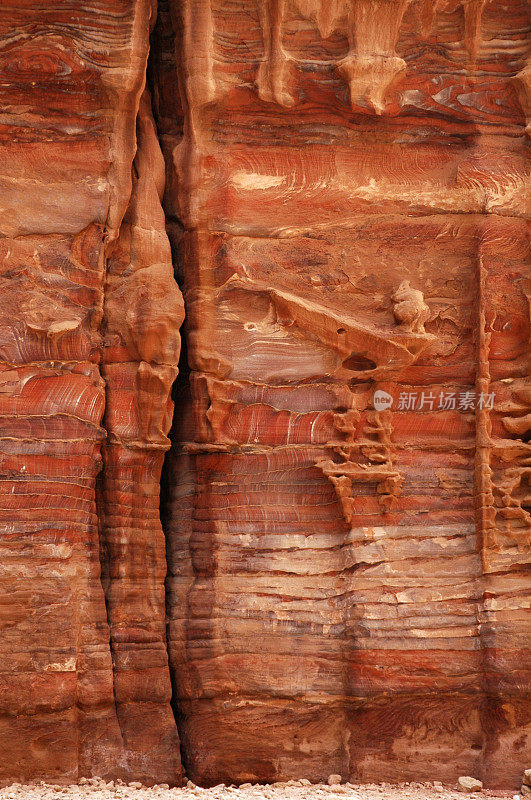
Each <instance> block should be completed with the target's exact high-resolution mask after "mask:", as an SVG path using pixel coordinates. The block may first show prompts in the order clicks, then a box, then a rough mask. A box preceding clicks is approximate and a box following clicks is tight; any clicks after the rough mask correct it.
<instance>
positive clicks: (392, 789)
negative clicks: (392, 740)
mask: <svg viewBox="0 0 531 800" xmlns="http://www.w3.org/2000/svg"><path fill="white" fill-rule="evenodd" d="M520 797H521V795H520V794H518V792H515V791H514V792H496V791H482V792H473V793H464V792H458V791H456V789H455V787H447V786H444V787H443V786H442V785H441V784H437V783H436V782H435V783H434V784H431V783H426V784H421V783H410V784H400V785H397V786H392V785H391V784H388V783H382V784H379V785H375V784H365V785H363V786H361V785H354V784H350V783H347V784H342V785H341V786H327V785H323V784H317V785H313V786H312V785H309V782H308V785H305V784H304V783H303V782H301V781H298V782H295V781H290V782H289V783H274V784H270V785H266V786H251V785H250V784H244V785H243V786H240V787H239V788H236V787H233V786H223V785H221V786H214V787H213V788H211V789H201V788H199V787H196V786H194V785H193V784H191V783H189V784H188V787H187V788H185V789H169V788H168V786H167V785H165V784H162V785H161V786H152V787H150V788H146V787H141V786H140V784H129V785H125V784H121V783H120V782H119V781H116V782H115V783H113V782H112V781H111V782H110V783H105V781H100V780H97V779H90V780H89V782H87V783H84V785H82V786H77V785H76V786H52V785H49V784H44V783H40V784H38V785H29V786H23V785H21V784H13V785H12V786H6V787H5V788H3V789H0V800H22V798H24V800H62V798H64V800H119V799H120V798H123V800H494V798H496V800H513V798H514V800H520Z"/></svg>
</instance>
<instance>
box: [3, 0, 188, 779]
mask: <svg viewBox="0 0 531 800" xmlns="http://www.w3.org/2000/svg"><path fill="white" fill-rule="evenodd" d="M154 20H155V17H154V8H152V4H151V3H150V2H148V1H147V0H135V2H122V0H120V2H118V0H117V1H116V2H114V1H112V2H109V0H105V2H102V1H101V0H97V2H92V3H78V2H77V0H73V1H72V2H62V1H61V2H59V3H57V4H42V3H33V2H31V1H30V2H7V3H3V4H2V8H1V9H0V74H1V87H2V88H1V94H2V118H1V120H0V137H1V138H0V149H1V151H2V156H1V164H2V166H1V167H0V173H1V174H0V182H1V205H2V216H1V218H0V229H1V230H0V234H1V238H0V249H1V258H0V270H1V272H0V280H1V294H0V362H1V363H0V408H1V416H0V424H1V434H0V437H1V438H0V465H1V466H0V471H1V482H0V491H1V493H2V503H1V506H0V528H1V537H0V570H1V572H0V574H1V579H0V588H1V605H0V608H1V616H0V620H1V631H2V634H1V644H0V652H1V658H0V664H1V666H0V752H1V753H2V758H1V759H0V780H1V781H6V780H7V781H9V780H30V779H41V778H48V779H53V780H69V781H72V780H76V779H77V778H78V777H80V776H82V775H91V774H96V775H108V776H121V777H128V776H129V777H131V778H132V777H133V776H134V777H137V778H140V779H141V780H144V781H146V782H150V781H154V780H160V781H171V782H172V783H173V782H175V781H177V782H178V781H179V780H180V776H181V768H180V755H179V738H178V734H177V728H176V724H175V720H174V717H173V713H172V710H171V707H170V698H171V684H170V675H169V671H168V659H167V651H166V644H165V591H164V579H165V574H166V559H165V545H164V536H163V533H162V529H161V526H160V520H159V513H158V506H159V488H160V470H161V468H162V461H163V457H164V450H165V449H166V448H167V446H168V445H169V440H168V439H167V438H166V436H165V434H166V433H167V431H168V429H169V427H170V424H171V402H170V398H169V393H170V390H171V385H172V382H173V380H174V378H175V375H176V373H177V363H178V358H179V345H180V340H179V327H180V324H181V321H182V317H183V303H182V298H181V295H180V293H179V290H178V288H177V285H176V283H175V281H174V278H173V268H172V262H171V254H170V246H169V242H168V239H167V236H166V232H165V221H164V213H163V211H162V208H161V204H160V196H161V195H162V191H163V186H164V162H163V160H162V155H161V152H160V148H159V145H158V139H157V136H156V131H155V127H154V124H153V119H152V116H151V107H150V100H149V95H148V93H147V91H146V90H145V89H144V86H145V74H146V64H147V58H148V51H149V31H150V27H152V25H153V24H154ZM100 563H101V566H100Z"/></svg>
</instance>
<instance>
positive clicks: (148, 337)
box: [102, 6, 184, 783]
mask: <svg viewBox="0 0 531 800" xmlns="http://www.w3.org/2000/svg"><path fill="white" fill-rule="evenodd" d="M146 9H147V10H149V6H147V7H146ZM151 13H152V12H151ZM149 27H150V26H149V17H148V18H147V19H144V20H143V23H141V24H140V27H139V35H141V36H142V37H143V44H142V46H143V47H144V50H143V52H141V53H140V54H136V58H137V59H138V65H137V66H136V65H135V66H136V69H137V70H138V72H137V77H136V78H135V79H133V83H134V86H133V85H131V86H127V89H128V90H129V94H128V95H127V96H126V98H125V101H124V102H123V103H122V104H118V114H117V119H118V122H117V128H116V137H117V140H118V143H117V145H115V147H114V148H113V155H114V159H115V161H114V162H113V163H114V165H115V166H114V168H113V171H112V175H113V176H114V178H115V185H114V186H113V192H111V210H110V212H109V222H108V225H109V243H108V246H107V273H106V286H105V303H104V352H103V368H102V373H103V376H104V379H105V384H106V410H105V426H106V429H107V440H106V442H105V445H104V448H103V461H104V466H103V487H104V488H103V495H104V520H103V538H104V542H105V548H106V553H107V557H108V561H109V574H108V577H107V591H106V597H107V610H108V618H109V627H110V637H111V651H112V656H113V675H114V695H115V702H116V709H117V716H118V721H119V724H120V729H121V733H122V737H123V743H124V764H123V766H124V768H125V771H126V773H127V774H128V775H130V776H134V777H135V778H137V779H141V780H143V781H145V782H155V781H159V782H160V781H167V782H169V783H178V782H179V780H180V777H181V767H180V752H179V739H178V734H177V729H176V725H175V720H174V718H173V714H172V711H171V707H170V701H171V682H170V676H169V669H168V657H167V649H166V631H165V589H164V581H165V576H166V557H165V542H164V534H163V531H162V528H161V524H160V516H159V496H160V476H161V470H162V465H163V459H164V453H165V451H166V450H167V448H168V447H169V444H170V442H169V439H168V438H167V433H168V431H169V428H170V426H171V420H172V409H173V405H172V401H171V388H172V384H173V381H174V379H175V377H176V375H177V365H178V361H179V352H180V334H179V329H180V326H181V324H182V321H183V317H184V307H183V302H182V296H181V294H180V292H179V290H178V287H177V284H176V283H175V280H174V277H173V266H172V259H171V250H170V243H169V241H168V238H167V235H166V230H165V217H164V212H163V210H162V206H161V199H162V195H163V191H164V183H165V168H164V160H163V157H162V154H161V151H160V148H159V144H158V139H157V132H156V128H155V124H154V121H153V116H152V111H151V98H150V94H149V90H148V89H147V87H146V85H145V83H146V67H147V46H148V42H147V41H146V37H147V35H148V32H149ZM117 85H120V81H119V78H117ZM135 112H136V126H135V124H134V122H133V120H132V119H131V118H130V117H131V115H132V114H133V113H135ZM124 118H125V119H124ZM128 119H129V121H128ZM124 125H125V126H126V127H127V126H128V125H129V126H131V129H132V130H134V129H135V127H136V137H135V136H134V135H133V134H132V130H130V129H129V128H128V127H127V130H126V131H124V130H123V126H124ZM119 148H122V149H121V150H119ZM132 156H134V159H132ZM131 160H132V165H131ZM129 187H131V191H130V192H129V198H130V199H129V201H128V204H126V203H125V202H124V195H125V193H126V192H127V190H128V188H129Z"/></svg>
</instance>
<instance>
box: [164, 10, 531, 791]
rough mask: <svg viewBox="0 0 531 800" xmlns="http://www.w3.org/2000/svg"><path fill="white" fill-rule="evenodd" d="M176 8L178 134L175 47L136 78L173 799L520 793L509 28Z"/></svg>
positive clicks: (517, 66) (492, 18)
mask: <svg viewBox="0 0 531 800" xmlns="http://www.w3.org/2000/svg"><path fill="white" fill-rule="evenodd" d="M170 6H171V12H172V17H173V28H174V30H175V31H176V34H177V59H176V60H177V66H178V70H179V73H180V86H181V91H182V102H183V109H184V110H183V112H181V111H180V109H179V108H176V107H175V103H174V100H173V99H172V98H170V97H169V95H170V88H169V87H170V86H174V84H175V81H176V75H175V74H174V73H172V71H171V69H170V67H169V66H168V64H169V62H170V58H171V55H170V54H171V48H170V47H169V46H168V47H167V51H166V52H167V55H166V57H164V58H161V59H160V63H159V67H158V72H157V71H156V73H155V74H156V77H155V80H156V81H157V80H158V82H159V85H160V87H161V88H160V90H159V95H158V98H157V99H158V112H157V113H158V120H159V130H160V132H161V143H162V146H163V149H164V152H165V154H166V158H167V164H168V173H169V179H168V183H167V192H166V199H165V208H166V210H167V214H168V216H169V217H172V218H175V219H178V220H179V221H180V223H181V224H182V225H183V227H184V231H182V230H181V229H180V228H177V227H176V226H175V224H172V227H171V230H172V232H173V233H174V234H175V239H176V243H177V244H178V245H179V247H180V251H181V261H182V286H183V290H184V295H185V302H186V311H187V320H186V338H187V344H188V363H189V366H190V375H189V380H188V383H187V384H185V383H184V382H182V383H181V385H180V389H179V390H178V391H179V394H178V395H176V396H177V397H178V400H177V402H178V406H179V408H181V409H182V414H180V415H179V417H178V418H176V420H175V425H174V429H173V433H172V439H173V448H172V451H171V457H170V460H169V463H168V470H167V473H166V482H167V484H168V493H167V494H168V497H167V503H166V506H165V510H164V516H165V525H166V534H167V538H168V553H169V569H170V577H169V581H168V588H169V595H168V598H169V604H168V610H169V616H170V624H169V649H170V662H171V667H172V671H173V675H174V682H175V688H176V701H177V708H178V711H179V713H180V715H181V724H180V733H181V737H182V741H183V753H184V757H185V761H186V767H187V770H188V772H189V774H190V775H191V776H192V777H193V779H194V780H196V781H198V782H200V783H201V782H217V781H227V782H230V781H235V780H236V781H237V780H240V781H246V780H268V781H270V780H275V779H277V780H278V779H284V778H298V777H302V776H307V777H310V778H311V779H314V780H317V779H319V780H323V779H326V776H327V775H328V774H329V773H330V772H336V773H340V774H341V775H342V776H343V777H344V778H350V779H366V780H373V779H374V778H375V777H378V778H385V779H391V780H393V779H394V780H396V779H398V778H400V779H411V778H428V777H429V776H430V775H432V776H433V770H434V759H435V760H436V762H437V767H436V771H437V776H438V777H439V778H441V779H442V780H449V779H452V780H455V779H456V778H457V776H458V775H459V774H474V775H478V776H481V777H482V778H484V780H485V781H486V782H487V783H490V784H499V785H501V784H506V785H508V784H510V783H511V782H514V785H515V786H516V783H517V780H518V775H519V773H520V771H521V769H522V766H523V762H524V761H525V756H524V755H523V753H524V751H525V748H526V741H527V740H526V732H525V731H526V729H525V724H526V721H527V720H528V716H527V714H528V711H529V706H528V705H526V699H525V687H526V686H527V685H528V678H527V677H526V673H525V666H524V665H525V651H524V649H523V648H524V646H525V645H524V640H525V627H524V616H523V614H524V612H523V610H522V609H523V605H524V603H525V601H524V594H525V593H526V585H527V584H526V580H525V578H524V573H523V568H524V563H525V562H526V559H527V553H526V548H527V546H528V543H529V527H530V516H529V494H528V490H527V489H526V488H524V485H525V483H526V480H527V477H528V471H529V445H527V444H525V440H526V432H527V431H528V430H529V418H528V417H525V413H526V411H525V409H526V403H528V401H529V388H528V384H527V388H526V384H525V377H526V374H527V372H528V361H526V358H527V354H528V349H527V348H528V340H529V284H528V283H527V275H526V263H527V261H526V259H527V244H526V232H525V223H524V219H523V216H524V213H525V209H524V202H523V201H524V194H523V192H524V181H525V165H524V138H523V136H524V128H523V125H524V118H523V113H522V108H521V106H520V104H519V100H518V96H517V90H518V91H520V92H521V95H522V97H524V94H523V93H524V89H523V86H524V84H525V83H526V74H527V73H526V72H525V69H524V70H523V72H520V77H519V78H518V79H517V80H516V81H515V80H514V79H513V77H514V76H515V75H516V74H517V73H518V72H519V71H521V70H522V69H523V67H524V64H525V52H526V51H525V44H524V42H523V40H522V30H523V27H522V26H523V24H524V16H525V13H524V8H523V6H522V5H521V4H520V3H519V2H514V3H510V4H508V5H506V6H504V7H503V12H502V10H501V7H500V6H499V5H498V4H496V3H489V4H484V3H473V2H463V3H439V4H435V3H429V2H428V3H413V2H412V3H408V2H383V0H382V1H380V0H371V2H365V0H355V2H354V3H352V4H350V5H348V4H342V3H340V2H337V3H319V2H294V3H291V4H288V3H285V2H283V0H264V2H258V3H257V2H255V1H254V0H252V1H250V2H247V0H245V1H242V2H239V1H238V2H231V3H227V2H224V0H220V2H215V3H213V2H212V3H210V2H208V0H203V2H186V0H183V2H178V0H175V1H174V2H171V3H170ZM161 12H162V13H161V15H160V17H159V30H160V36H159V38H158V39H157V45H156V46H157V47H159V48H160V47H161V46H162V44H163V43H164V41H165V36H167V35H168V34H167V31H168V26H169V24H170V23H169V20H168V16H167V14H166V10H165V7H164V5H163V4H161ZM181 114H182V116H183V120H184V121H183V130H182V133H181V127H180V118H181ZM378 390H379V391H380V392H385V393H387V394H388V395H390V396H391V397H392V399H393V403H392V406H391V407H388V408H383V409H380V410H377V409H375V407H374V394H375V391H378ZM467 392H470V393H472V392H476V393H477V399H478V400H479V398H480V395H481V393H483V395H484V399H485V401H486V402H485V403H484V404H483V405H484V406H485V407H483V408H480V407H479V406H478V407H477V408H475V406H476V403H474V402H472V404H470V403H469V402H468V400H469V399H470V397H471V395H467V394H466V393H467ZM441 394H442V400H441V399H440V398H441ZM491 394H493V395H494V398H493V402H492V403H490V401H489V400H488V398H489V397H490V396H491ZM383 397H384V399H385V395H383ZM412 398H416V403H417V408H411V403H412ZM423 398H424V399H423ZM452 398H453V401H452ZM467 398H468V400H467ZM526 398H527V399H526ZM461 400H463V403H462V404H461V405H462V407H461V408H460V407H459V406H460V401H461ZM490 405H492V408H490ZM419 406H421V407H419ZM526 476H527V477H526Z"/></svg>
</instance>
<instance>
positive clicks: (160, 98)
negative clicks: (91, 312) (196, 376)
mask: <svg viewBox="0 0 531 800" xmlns="http://www.w3.org/2000/svg"><path fill="white" fill-rule="evenodd" d="M169 65H170V66H169ZM176 66H177V65H176V64H175V34H174V31H173V27H172V24H171V19H170V11H169V2H168V0H159V2H158V10H157V22H156V26H155V29H154V30H153V32H152V35H151V42H150V53H149V59H148V65H147V75H146V82H147V86H148V88H149V91H150V95H151V104H152V111H153V119H154V121H155V125H156V127H157V136H158V139H159V144H160V148H161V151H162V153H163V155H164V157H165V162H166V186H168V183H169V181H170V179H171V177H172V176H170V175H169V170H171V168H172V163H173V162H172V159H171V158H168V155H169V151H171V147H172V145H171V143H170V142H169V141H165V139H166V140H168V139H170V140H174V137H175V139H176V138H180V136H182V120H181V119H178V118H175V115H172V111H174V109H173V108H172V109H169V110H168V109H167V108H166V107H165V92H164V87H163V86H162V85H161V78H162V76H163V75H164V74H165V72H166V70H168V69H169V71H170V73H171V74H172V75H173V76H174V77H176V71H177V70H176ZM171 88H172V90H173V92H174V93H175V95H177V96H179V87H178V83H177V81H176V80H175V82H173V81H172V86H171ZM177 105H179V103H177ZM170 119H171V123H170V127H171V128H172V130H171V134H170V135H169V136H168V132H167V128H168V120H170ZM165 199H166V198H164V199H163V209H164V213H165V217H166V231H167V234H168V239H169V241H170V246H171V252H172V263H173V268H174V276H175V281H176V283H177V285H178V286H179V288H180V289H181V290H182V286H183V255H182V238H183V232H184V231H183V227H182V225H181V222H180V220H179V219H178V218H177V217H175V216H174V215H173V214H172V213H171V212H170V213H168V209H167V204H165V202H164V200H165ZM185 306H186V304H185ZM186 311H187V310H186V308H185V321H184V324H183V327H182V328H181V352H180V358H179V372H178V375H177V378H176V380H175V381H174V384H173V387H172V401H173V421H172V426H171V429H170V431H169V433H168V438H169V439H170V441H171V447H170V449H169V450H168V452H167V453H166V455H165V458H164V464H163V468H162V473H161V478H160V505H159V508H160V521H161V525H162V530H163V533H164V537H165V542H166V569H167V573H166V649H167V654H168V663H169V665H170V678H171V684H172V702H171V707H172V711H173V715H174V718H175V722H176V725H177V729H178V732H179V740H180V747H181V763H182V767H183V772H184V773H185V774H186V773H187V772H188V767H189V759H188V753H187V748H186V746H185V741H184V737H183V730H182V713H181V712H180V711H179V708H178V705H177V700H176V697H177V686H176V681H175V674H174V671H173V669H172V667H171V657H170V655H171V648H170V618H171V577H172V576H171V564H172V556H171V548H172V536H171V529H172V526H173V524H175V523H174V514H175V506H176V502H178V500H177V498H176V495H178V491H179V486H178V481H177V474H178V473H177V470H176V468H175V460H176V456H177V455H178V450H179V443H180V442H182V441H183V433H182V425H183V417H184V412H185V409H186V407H189V405H190V380H189V378H190V368H189V365H188V347H187V333H186V319H187V313H186Z"/></svg>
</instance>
